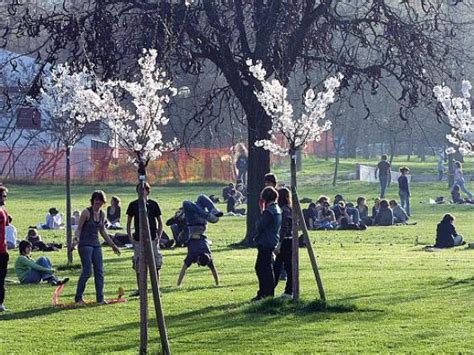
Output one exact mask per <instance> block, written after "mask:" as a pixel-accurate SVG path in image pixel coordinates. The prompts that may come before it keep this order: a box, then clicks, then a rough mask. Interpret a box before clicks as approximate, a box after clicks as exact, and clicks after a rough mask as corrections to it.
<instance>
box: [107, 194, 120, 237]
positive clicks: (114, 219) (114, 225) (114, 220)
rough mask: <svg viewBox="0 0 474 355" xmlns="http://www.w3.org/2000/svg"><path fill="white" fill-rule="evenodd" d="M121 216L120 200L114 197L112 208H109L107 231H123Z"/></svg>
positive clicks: (111, 203) (111, 202)
mask: <svg viewBox="0 0 474 355" xmlns="http://www.w3.org/2000/svg"><path fill="white" fill-rule="evenodd" d="M121 214H122V209H121V207H120V199H119V198H118V197H117V196H112V199H111V200H110V206H109V207H107V224H106V227H107V229H122V227H121V226H120V215H121Z"/></svg>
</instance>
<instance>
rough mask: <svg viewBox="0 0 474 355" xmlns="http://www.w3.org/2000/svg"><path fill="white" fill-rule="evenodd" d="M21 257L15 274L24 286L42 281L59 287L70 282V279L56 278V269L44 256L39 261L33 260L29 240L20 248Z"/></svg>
mask: <svg viewBox="0 0 474 355" xmlns="http://www.w3.org/2000/svg"><path fill="white" fill-rule="evenodd" d="M18 249H19V251H20V256H19V257H18V258H17V259H16V262H15V272H16V275H17V277H18V280H20V283H22V284H37V283H39V282H40V281H47V282H48V283H49V284H50V285H51V286H59V285H62V284H65V283H66V282H68V281H69V279H68V278H65V279H64V280H62V281H60V280H58V278H57V277H56V276H54V269H53V266H52V264H51V261H50V260H49V259H48V258H47V257H45V256H42V257H40V258H39V259H38V260H36V261H34V260H33V259H31V250H32V249H33V246H32V245H31V243H30V242H29V241H27V240H22V241H21V242H20V245H19V246H18Z"/></svg>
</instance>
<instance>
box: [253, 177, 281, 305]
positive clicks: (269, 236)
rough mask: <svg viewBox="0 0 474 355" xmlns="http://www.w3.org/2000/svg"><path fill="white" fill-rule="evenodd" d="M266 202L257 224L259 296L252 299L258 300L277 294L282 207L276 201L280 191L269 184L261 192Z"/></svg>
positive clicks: (256, 267) (256, 265)
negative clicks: (276, 257) (275, 258)
mask: <svg viewBox="0 0 474 355" xmlns="http://www.w3.org/2000/svg"><path fill="white" fill-rule="evenodd" d="M260 196H261V199H262V200H263V202H264V211H263V214H262V217H261V219H260V221H259V222H258V224H257V235H256V236H255V242H256V243H257V249H258V253H257V261H256V263H255V272H256V274H257V278H258V284H259V289H258V292H257V296H255V297H254V298H253V299H252V301H258V300H261V299H263V298H265V297H273V295H274V294H275V275H274V273H273V251H274V250H275V247H276V246H277V244H278V240H279V239H280V236H279V233H280V227H281V219H282V217H281V209H280V207H278V205H277V203H276V201H277V199H278V192H277V190H276V189H275V188H274V187H271V186H267V187H266V188H264V189H263V191H262V193H261V195H260Z"/></svg>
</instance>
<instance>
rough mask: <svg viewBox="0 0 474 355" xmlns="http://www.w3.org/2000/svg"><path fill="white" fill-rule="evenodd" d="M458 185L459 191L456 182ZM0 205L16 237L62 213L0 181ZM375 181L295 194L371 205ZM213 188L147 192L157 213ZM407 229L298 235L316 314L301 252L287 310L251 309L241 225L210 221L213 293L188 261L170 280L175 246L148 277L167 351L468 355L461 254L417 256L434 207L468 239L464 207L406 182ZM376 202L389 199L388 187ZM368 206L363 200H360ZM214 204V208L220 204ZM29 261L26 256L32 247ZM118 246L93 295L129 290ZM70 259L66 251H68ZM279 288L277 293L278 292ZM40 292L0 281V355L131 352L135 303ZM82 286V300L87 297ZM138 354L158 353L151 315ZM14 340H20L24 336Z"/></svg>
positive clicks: (251, 277)
mask: <svg viewBox="0 0 474 355" xmlns="http://www.w3.org/2000/svg"><path fill="white" fill-rule="evenodd" d="M468 186H469V188H470V189H471V190H474V189H473V184H472V182H470V183H469V184H468ZM9 188H10V193H9V200H8V201H7V208H8V210H9V212H10V213H11V214H12V215H13V217H14V224H15V225H16V226H17V228H18V230H19V235H20V236H24V235H25V234H26V230H27V227H28V226H29V225H34V224H36V223H38V222H40V221H43V219H44V215H45V213H46V211H47V209H49V208H50V207H53V206H55V207H57V208H58V209H60V210H62V211H64V196H63V191H64V189H63V187H61V186H21V185H11V186H9ZM102 188H103V189H104V190H105V191H106V193H107V194H108V197H109V199H110V196H111V195H112V194H117V195H119V196H120V197H121V199H122V205H123V207H122V209H123V210H125V209H126V206H127V204H128V202H130V201H131V200H132V199H133V198H134V197H135V195H134V188H133V187H127V186H104V187H102ZM377 188H378V187H377V185H376V184H372V185H371V184H367V183H360V182H342V183H340V184H339V185H338V187H336V188H333V187H332V186H330V185H329V184H325V183H323V184H321V183H318V184H317V185H315V186H309V185H303V186H300V197H303V196H307V197H311V198H313V199H315V198H317V196H319V195H320V194H322V193H325V194H327V195H329V196H331V197H333V196H334V194H335V193H337V192H340V193H343V194H344V195H345V196H346V197H347V198H348V199H349V200H355V199H356V198H357V197H358V196H359V195H365V196H367V197H368V199H369V200H370V201H371V200H372V199H373V197H375V196H376V194H377ZM220 189H221V188H220V187H217V186H216V187H213V186H186V187H185V186H182V187H153V188H152V197H154V198H157V199H158V200H159V202H160V204H161V206H162V209H163V213H164V217H165V219H167V218H169V217H170V216H171V215H172V213H173V212H174V210H175V209H176V208H177V207H178V206H179V205H180V203H181V201H182V200H183V199H186V198H187V199H193V198H195V196H196V195H197V194H198V193H200V192H205V193H208V194H209V193H219V191H220ZM412 190H413V194H414V197H413V201H412V206H413V214H414V217H413V219H414V220H416V221H417V222H418V224H417V225H414V226H400V227H374V228H369V229H368V230H367V231H360V232H359V231H358V232H354V231H340V232H330V231H325V232H316V231H313V232H311V237H312V240H313V242H314V247H315V248H316V249H317V255H318V257H319V263H320V268H321V275H322V278H323V282H324V286H325V290H326V294H327V299H328V308H327V309H326V310H325V311H324V310H322V309H321V307H320V305H319V304H318V303H317V302H316V300H317V298H318V297H317V289H316V286H315V281H314V278H313V276H312V271H311V269H310V265H309V261H308V258H307V255H306V251H305V249H300V253H301V260H302V270H301V289H302V301H301V302H300V303H299V304H297V305H293V304H292V303H290V302H280V301H278V300H273V301H265V302H263V303H258V304H251V303H249V302H248V301H249V299H250V298H252V297H253V296H255V293H256V290H257V280H256V276H255V274H254V270H253V266H254V263H255V255H256V251H255V249H237V248H233V247H232V246H231V244H232V243H235V242H238V241H240V240H241V239H242V237H243V235H244V232H245V219H244V218H239V217H223V218H222V219H221V221H220V222H219V223H217V224H215V225H210V227H209V229H208V236H209V238H210V239H211V240H212V241H213V245H212V249H213V253H214V258H215V263H216V266H217V268H218V270H219V272H220V276H221V285H220V286H218V287H216V286H214V285H213V281H212V276H211V274H210V272H209V270H207V269H203V268H198V267H197V266H195V265H193V266H192V267H191V268H190V269H189V270H188V273H187V275H186V278H185V280H184V285H183V286H182V287H181V288H177V287H176V286H175V284H176V279H177V275H178V272H179V269H180V267H181V265H182V260H183V258H184V257H185V253H186V250H185V249H183V248H179V249H172V250H165V251H163V254H164V265H163V270H162V273H161V278H162V280H161V290H162V297H163V307H164V310H165V314H166V321H167V325H168V328H169V338H170V345H171V350H172V351H173V352H175V353H184V352H186V353H215V352H226V353H242V352H248V353H250V352H252V353H254V352H259V353H261V352H268V353H269V352H271V353H288V352H387V351H393V352H470V351H472V349H473V348H474V337H472V333H473V331H474V311H473V309H472V308H473V307H472V298H473V297H474V270H473V267H472V258H473V255H474V250H473V249H466V248H465V247H459V248H456V249H451V250H443V251H436V252H426V251H423V246H424V245H425V244H430V243H433V241H434V232H435V228H436V223H438V221H439V220H440V219H441V217H442V215H443V214H444V213H446V212H449V213H453V214H454V215H455V216H456V217H457V220H456V227H457V230H458V231H459V232H460V233H462V234H464V235H465V237H466V239H467V241H468V242H469V241H472V242H474V233H473V231H474V206H454V205H444V206H443V205H429V204H427V203H422V202H426V201H428V199H429V198H435V197H436V196H440V195H444V196H448V195H449V191H447V190H446V183H444V182H443V183H431V184H426V183H425V184H421V183H420V184H413V186H412ZM91 191H92V188H91V187H90V186H74V187H73V208H74V209H82V208H84V207H86V206H87V200H88V198H89V196H90V193H91ZM387 197H388V198H396V197H397V191H396V190H395V187H391V188H390V189H389V191H388V196H387ZM370 204H371V203H370ZM220 206H221V208H224V205H223V204H222V205H220ZM41 234H42V235H43V239H45V240H46V241H53V240H54V241H56V242H63V241H64V239H65V237H64V231H42V233H41ZM16 253H17V252H16V251H12V252H11V261H10V264H9V265H10V270H9V273H8V278H11V279H14V278H15V275H14V272H13V264H14V260H15V257H16ZM35 256H39V253H36V255H35ZM48 256H49V257H51V258H52V260H53V263H55V264H56V265H60V264H64V262H65V260H66V254H65V251H64V250H63V251H61V252H57V253H48ZM131 256H132V252H131V251H130V250H123V252H122V255H121V256H119V257H117V256H115V255H113V253H112V252H111V250H110V249H108V248H104V259H105V260H104V267H105V292H106V298H114V297H116V294H117V289H118V288H119V287H124V288H125V290H126V294H128V293H129V292H130V291H131V290H133V289H134V288H135V276H134V273H133V271H132V269H131ZM75 264H78V255H77V253H76V254H75ZM79 273H80V270H79V269H72V270H64V271H60V272H59V273H58V274H59V276H60V277H66V276H69V277H71V281H70V282H69V284H67V286H66V288H65V290H64V293H63V295H62V301H63V302H72V300H73V297H74V291H75V286H76V284H77V279H78V276H79ZM282 288H283V285H279V286H278V289H277V294H279V293H281V292H282ZM52 291H53V288H52V287H50V286H48V285H46V284H42V285H34V286H31V285H7V295H6V301H5V304H6V306H7V307H8V308H9V309H10V312H8V313H5V314H1V315H0V353H5V352H6V353H18V354H23V353H33V352H34V353H107V352H123V353H136V352H137V350H138V339H139V328H138V310H139V303H138V299H136V298H135V299H129V301H128V302H127V303H122V304H114V305H108V306H88V307H82V308H76V309H67V310H63V309H58V308H54V307H52V306H51V295H52ZM94 296H95V294H94V288H93V280H90V281H89V283H88V288H87V290H86V298H87V299H89V300H94ZM150 315H151V318H152V322H151V325H152V328H151V329H150V350H151V351H152V352H158V351H159V349H160V346H159V339H158V336H157V333H158V332H157V330H156V326H155V322H154V316H153V313H152V312H151V313H150ZM25 335H26V337H25Z"/></svg>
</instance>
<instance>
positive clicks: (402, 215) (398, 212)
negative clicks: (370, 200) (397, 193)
mask: <svg viewBox="0 0 474 355" xmlns="http://www.w3.org/2000/svg"><path fill="white" fill-rule="evenodd" d="M389 204H390V208H391V209H392V213H393V222H394V223H402V224H406V223H407V222H408V220H409V219H410V217H409V216H408V214H407V213H406V212H405V210H404V209H403V207H402V206H400V205H399V204H398V203H397V201H395V200H390V202H389Z"/></svg>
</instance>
